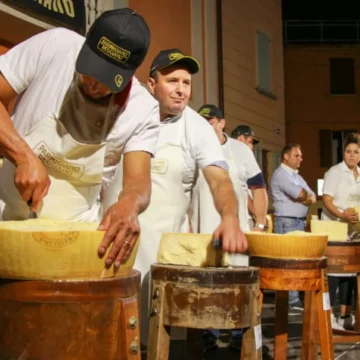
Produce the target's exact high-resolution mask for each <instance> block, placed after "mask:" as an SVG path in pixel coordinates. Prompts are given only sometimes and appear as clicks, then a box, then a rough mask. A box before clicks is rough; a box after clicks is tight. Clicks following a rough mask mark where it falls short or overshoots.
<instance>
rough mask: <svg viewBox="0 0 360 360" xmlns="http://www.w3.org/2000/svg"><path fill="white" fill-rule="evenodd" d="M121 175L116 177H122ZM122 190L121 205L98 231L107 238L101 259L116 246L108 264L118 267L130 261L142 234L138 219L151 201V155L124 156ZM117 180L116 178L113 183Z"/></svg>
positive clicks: (130, 153)
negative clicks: (126, 260)
mask: <svg viewBox="0 0 360 360" xmlns="http://www.w3.org/2000/svg"><path fill="white" fill-rule="evenodd" d="M120 174H121V172H119V173H118V174H117V176H120ZM122 175H123V189H122V191H121V192H120V194H119V197H118V202H117V203H115V204H114V205H113V206H111V207H110V208H109V209H108V210H107V211H106V213H105V215H104V218H103V220H102V222H101V224H100V226H99V230H105V231H106V233H105V236H104V238H103V240H102V241H101V244H100V246H99V249H98V253H99V255H100V256H101V257H102V256H104V254H105V253H106V250H107V249H108V248H109V246H110V244H111V243H113V245H112V247H111V250H110V252H109V254H108V255H107V257H106V260H105V263H106V265H107V266H111V264H112V263H113V262H115V267H119V266H120V264H121V261H123V260H125V259H127V258H128V257H129V256H130V254H131V251H132V249H133V248H134V246H135V244H136V241H137V239H138V237H139V234H140V225H139V221H138V216H139V214H141V213H142V212H143V211H145V209H146V208H147V206H148V205H149V202H150V194H151V179H150V154H149V153H147V152H144V151H132V152H128V153H126V154H124V163H123V173H122ZM112 181H116V177H115V178H114V179H113V180H112Z"/></svg>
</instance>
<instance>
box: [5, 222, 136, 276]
mask: <svg viewBox="0 0 360 360" xmlns="http://www.w3.org/2000/svg"><path fill="white" fill-rule="evenodd" d="M98 226H99V224H98V223H95V222H93V223H90V222H67V221H61V220H59V221H58V220H47V219H34V220H25V221H2V222H0V277H2V278H15V279H50V280H51V279H67V280H69V279H100V278H102V277H112V276H120V275H123V274H126V273H128V272H129V271H130V270H131V269H132V267H133V265H134V262H135V257H136V253H137V248H138V245H139V241H137V244H136V246H135V248H134V250H133V251H132V254H131V256H130V257H129V259H128V260H127V261H126V262H124V264H122V265H121V266H120V268H119V270H118V271H117V272H116V273H114V268H113V267H111V268H109V269H105V268H104V263H105V260H104V258H103V259H99V257H98V255H97V249H98V246H99V244H100V242H101V240H102V238H103V236H104V232H103V231H97V230H96V229H97V228H98Z"/></svg>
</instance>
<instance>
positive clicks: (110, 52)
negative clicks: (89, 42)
mask: <svg viewBox="0 0 360 360" xmlns="http://www.w3.org/2000/svg"><path fill="white" fill-rule="evenodd" d="M97 48H98V49H99V50H100V51H101V52H102V53H103V54H105V55H106V56H108V57H110V58H112V59H114V60H116V61H118V62H120V63H122V64H125V63H126V62H127V61H128V60H129V57H130V55H131V52H130V51H128V50H125V49H123V48H121V47H120V46H117V45H116V44H114V43H113V42H111V41H110V40H109V39H107V38H106V37H105V36H103V37H102V38H101V39H100V41H99V42H98V44H97Z"/></svg>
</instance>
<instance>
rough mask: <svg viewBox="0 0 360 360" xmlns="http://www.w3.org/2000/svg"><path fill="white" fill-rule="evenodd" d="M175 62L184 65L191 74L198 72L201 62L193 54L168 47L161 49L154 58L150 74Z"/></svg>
mask: <svg viewBox="0 0 360 360" xmlns="http://www.w3.org/2000/svg"><path fill="white" fill-rule="evenodd" d="M174 64H179V65H180V64H181V65H183V66H184V67H185V68H186V69H188V71H189V73H190V74H196V73H197V72H198V71H199V70H200V64H199V62H198V61H197V60H196V59H195V58H193V57H192V56H187V55H184V54H183V53H182V51H180V50H179V49H167V50H162V51H160V52H159V54H157V55H156V57H155V58H154V60H153V62H152V64H151V67H150V75H151V74H152V73H153V72H154V71H156V70H161V69H165V68H167V67H169V66H171V65H174Z"/></svg>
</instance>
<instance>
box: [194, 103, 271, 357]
mask: <svg viewBox="0 0 360 360" xmlns="http://www.w3.org/2000/svg"><path fill="white" fill-rule="evenodd" d="M198 113H199V114H200V115H202V116H203V117H204V119H206V120H207V121H208V122H209V124H210V125H211V126H212V127H213V129H214V131H215V134H216V135H217V139H218V142H219V143H220V144H221V148H222V151H223V154H224V157H225V159H226V161H227V163H228V165H229V174H230V178H231V181H232V183H233V186H234V190H235V193H236V198H237V201H238V204H239V220H238V221H239V223H240V228H241V230H242V231H244V232H246V231H250V228H249V223H248V210H247V202H248V189H250V192H251V194H252V195H253V198H254V207H255V215H256V216H255V218H256V224H255V228H254V230H255V231H265V230H266V228H267V226H266V212H267V206H268V197H267V193H266V184H265V180H264V177H263V175H262V173H261V170H260V168H259V165H258V164H257V162H256V159H255V157H254V153H253V152H252V151H251V150H250V149H249V147H248V146H247V145H245V144H243V143H241V142H239V141H236V140H234V139H231V138H229V137H228V136H227V135H226V134H225V132H224V129H225V126H226V121H225V119H224V116H223V113H222V111H221V110H220V109H219V108H218V107H217V106H215V105H212V104H205V105H203V106H201V108H200V109H199V110H198ZM190 209H191V210H190V212H189V213H190V223H191V226H192V229H193V231H194V232H198V233H203V234H208V233H209V232H211V231H212V228H213V226H214V225H213V224H215V223H217V222H218V221H219V218H220V217H219V215H218V214H217V212H216V209H215V207H214V202H213V200H212V197H211V193H210V189H209V187H208V185H207V184H206V181H204V177H203V176H202V174H201V173H200V176H199V178H198V181H197V183H196V186H195V188H194V190H193V194H192V199H191V206H190ZM232 260H233V263H234V265H238V266H247V265H248V257H247V256H245V255H241V254H237V255H235V256H234V255H233V259H232ZM231 334H232V336H231V340H230V344H229V347H230V348H232V349H236V350H240V349H241V343H242V330H241V329H239V330H233V331H232V332H231ZM219 335H220V331H219V330H209V331H207V332H205V337H204V343H205V349H207V350H208V349H211V348H213V347H216V346H217V341H218V338H219Z"/></svg>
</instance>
